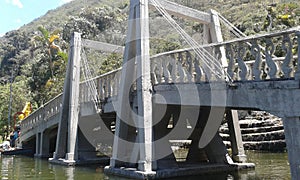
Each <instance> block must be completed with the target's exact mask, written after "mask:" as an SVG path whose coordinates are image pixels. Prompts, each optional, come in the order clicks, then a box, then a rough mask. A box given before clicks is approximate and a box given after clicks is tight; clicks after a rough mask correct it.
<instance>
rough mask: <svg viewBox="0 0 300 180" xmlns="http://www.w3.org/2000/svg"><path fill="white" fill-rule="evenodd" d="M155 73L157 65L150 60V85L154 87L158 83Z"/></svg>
mask: <svg viewBox="0 0 300 180" xmlns="http://www.w3.org/2000/svg"><path fill="white" fill-rule="evenodd" d="M156 71H157V64H156V62H155V61H154V60H152V62H151V83H152V85H155V84H157V83H158V80H157V74H156V73H157V72H156Z"/></svg>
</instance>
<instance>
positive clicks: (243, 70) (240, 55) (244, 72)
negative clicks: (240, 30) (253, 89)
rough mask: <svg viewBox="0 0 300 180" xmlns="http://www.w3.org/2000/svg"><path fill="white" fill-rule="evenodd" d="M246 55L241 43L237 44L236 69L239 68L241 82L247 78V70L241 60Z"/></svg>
mask: <svg viewBox="0 0 300 180" xmlns="http://www.w3.org/2000/svg"><path fill="white" fill-rule="evenodd" d="M245 53H246V48H245V46H244V45H243V43H242V42H239V45H238V54H237V55H238V56H237V62H238V67H239V70H240V71H239V78H240V80H242V81H246V80H247V77H248V68H247V66H246V64H245V61H244V60H243V57H244V56H245Z"/></svg>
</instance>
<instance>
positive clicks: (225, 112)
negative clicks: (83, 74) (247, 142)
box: [19, 0, 300, 179]
mask: <svg viewBox="0 0 300 180" xmlns="http://www.w3.org/2000/svg"><path fill="white" fill-rule="evenodd" d="M161 2H162V4H156V1H152V3H151V5H152V6H153V7H157V6H158V5H161V6H163V7H165V9H166V10H168V11H169V12H171V13H172V14H175V15H181V16H183V17H190V18H191V19H193V20H197V21H199V22H202V23H204V24H205V25H204V27H205V29H206V30H205V31H204V33H207V34H206V36H205V37H206V38H207V41H208V42H209V44H205V45H199V46H197V47H193V48H190V49H181V50H176V51H172V52H166V53H162V54H157V55H154V56H151V57H150V56H149V40H148V38H147V37H149V35H148V27H149V24H148V21H146V20H145V19H148V18H147V13H148V2H147V1H145V2H144V1H137V0H132V1H131V11H130V16H129V18H130V20H132V21H130V23H129V27H130V28H129V32H128V36H127V39H128V40H127V43H126V47H125V50H124V48H123V47H119V46H114V45H110V44H104V43H100V42H95V41H90V40H86V39H81V37H80V34H78V33H75V34H74V37H73V40H72V42H71V50H70V54H69V65H68V72H67V76H66V80H65V86H64V93H63V94H62V95H59V96H57V97H56V98H54V99H53V100H52V101H50V102H48V103H47V104H45V105H44V106H43V107H40V108H39V109H38V110H36V111H35V112H34V113H32V114H31V115H30V116H29V117H27V118H26V119H25V120H23V121H22V123H21V137H20V139H19V142H20V143H21V144H22V146H23V147H34V148H35V155H36V156H38V157H53V158H50V160H49V161H50V162H54V163H61V164H66V165H75V164H80V163H91V162H95V163H99V162H102V163H107V164H108V163H109V166H107V167H106V168H105V172H106V173H109V174H116V175H122V176H127V177H134V178H141V179H143V178H165V177H173V176H183V175H194V174H199V173H203V172H206V173H207V172H216V171H231V170H238V169H243V168H247V167H253V165H252V164H248V163H246V156H245V154H244V149H243V145H242V142H241V134H240V130H239V126H238V119H237V111H236V110H239V109H247V110H263V111H268V112H270V113H272V114H274V115H277V116H279V117H281V118H282V119H283V123H284V128H285V136H286V143H287V149H288V155H289V162H290V167H291V175H292V179H299V178H300V177H299V174H300V169H299V166H300V159H299V158H298V154H299V153H298V152H300V139H299V136H300V134H299V132H300V119H299V117H300V111H299V108H300V88H299V87H300V84H299V83H300V81H299V78H300V69H298V64H299V63H300V57H299V54H300V47H299V46H298V45H299V44H300V28H299V27H295V28H292V29H289V30H285V31H282V32H278V33H271V34H264V35H255V36H251V37H244V38H239V39H234V40H230V41H226V42H222V38H221V37H222V36H221V35H220V24H219V19H218V17H219V16H217V15H218V14H217V13H216V12H214V11H211V12H210V13H204V12H199V11H196V10H192V9H190V8H186V7H184V6H180V5H177V4H175V3H170V2H168V1H161ZM174 7H176V8H174ZM174 9H177V11H176V12H175V11H172V10H174ZM200 15H201V16H200ZM199 17H200V18H199ZM137 19H138V20H137ZM140 19H143V20H142V21H140ZM135 28H136V29H135ZM82 47H85V48H93V49H97V50H102V51H110V50H116V49H117V50H118V52H120V53H122V52H123V51H124V65H123V68H122V69H117V70H114V71H112V72H109V73H107V74H103V75H101V76H98V77H95V78H93V79H90V80H86V81H84V82H81V83H80V84H79V79H80V76H79V74H80V73H79V70H80V61H81V60H80V59H81V58H82V56H81V55H80V54H81V53H80V52H81V49H82ZM275 50H276V51H277V52H281V53H280V55H281V57H277V56H275V54H274V52H275ZM203 52H204V53H203ZM201 53H203V54H204V55H203V54H201ZM207 53H209V54H207ZM199 55H200V56H199ZM206 60H209V61H208V62H207V61H206ZM224 117H225V119H226V121H227V123H228V124H229V127H230V134H231V144H232V154H231V156H230V155H228V152H227V150H226V148H225V145H224V144H223V142H222V140H221V138H220V136H219V135H218V133H217V130H218V128H219V126H220V124H221V122H222V121H223V120H224ZM178 140H180V141H178ZM183 140H186V141H188V142H189V148H188V155H187V157H186V158H185V162H179V161H178V160H177V159H176V157H175V156H176V155H175V154H174V152H173V151H174V148H173V149H172V144H173V145H174V142H175V144H176V142H177V143H178V142H182V141H183Z"/></svg>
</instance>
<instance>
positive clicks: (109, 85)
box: [106, 75, 111, 97]
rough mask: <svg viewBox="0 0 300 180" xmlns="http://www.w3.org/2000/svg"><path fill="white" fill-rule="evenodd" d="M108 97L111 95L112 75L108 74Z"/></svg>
mask: <svg viewBox="0 0 300 180" xmlns="http://www.w3.org/2000/svg"><path fill="white" fill-rule="evenodd" d="M106 82H107V97H111V75H108V76H107V81H106Z"/></svg>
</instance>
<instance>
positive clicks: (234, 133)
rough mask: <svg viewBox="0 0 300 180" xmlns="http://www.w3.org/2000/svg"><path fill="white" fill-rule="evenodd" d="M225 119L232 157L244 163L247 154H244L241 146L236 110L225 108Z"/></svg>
mask: <svg viewBox="0 0 300 180" xmlns="http://www.w3.org/2000/svg"><path fill="white" fill-rule="evenodd" d="M226 119H227V124H228V129H229V134H230V142H231V149H232V159H233V160H234V161H235V162H242V163H245V162H246V161H247V156H246V155H245V150H244V146H243V140H242V134H241V129H240V124H239V118H238V112H237V110H227V111H226Z"/></svg>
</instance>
